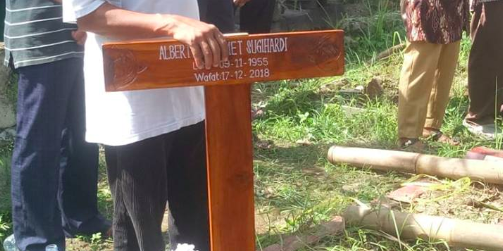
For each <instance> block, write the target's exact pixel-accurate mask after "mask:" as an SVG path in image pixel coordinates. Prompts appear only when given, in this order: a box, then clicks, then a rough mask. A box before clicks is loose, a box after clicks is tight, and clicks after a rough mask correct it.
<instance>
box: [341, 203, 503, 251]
mask: <svg viewBox="0 0 503 251" xmlns="http://www.w3.org/2000/svg"><path fill="white" fill-rule="evenodd" d="M344 218H345V220H346V222H347V223H348V224H349V225H355V226H361V227H365V228H370V229H374V230H379V231H383V232H386V233H388V234H391V235H394V236H397V237H400V239H403V240H405V239H417V238H421V239H426V240H432V239H435V240H443V241H445V242H446V243H447V244H448V245H449V246H453V247H461V248H473V249H483V250H486V251H492V250H494V251H497V250H498V251H501V250H503V234H501V233H503V225H490V224H482V223H475V222H471V221H465V220H455V219H449V218H445V217H437V216H428V215H422V214H410V213H403V212H397V211H392V210H389V209H388V208H385V207H380V208H378V209H369V208H366V207H361V206H350V207H348V208H347V209H346V211H345V213H344Z"/></svg>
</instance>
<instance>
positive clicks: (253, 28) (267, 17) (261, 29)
mask: <svg viewBox="0 0 503 251" xmlns="http://www.w3.org/2000/svg"><path fill="white" fill-rule="evenodd" d="M275 6H276V0H250V1H249V2H248V3H246V4H245V5H244V6H243V7H241V10H240V12H239V24H240V30H241V31H242V32H248V33H250V34H256V33H269V32H270V31H271V25H272V19H273V15H274V8H275Z"/></svg>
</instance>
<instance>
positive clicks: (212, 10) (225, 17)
mask: <svg viewBox="0 0 503 251" xmlns="http://www.w3.org/2000/svg"><path fill="white" fill-rule="evenodd" d="M198 3H199V6H200V8H201V10H200V13H201V14H200V15H201V21H203V22H206V23H210V24H214V25H215V26H216V27H217V28H218V29H219V30H220V31H221V32H222V33H232V32H234V3H233V1H232V0H198Z"/></svg>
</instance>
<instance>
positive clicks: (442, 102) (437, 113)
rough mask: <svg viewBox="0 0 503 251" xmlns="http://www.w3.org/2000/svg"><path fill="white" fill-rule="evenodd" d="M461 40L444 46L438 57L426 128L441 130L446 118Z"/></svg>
mask: <svg viewBox="0 0 503 251" xmlns="http://www.w3.org/2000/svg"><path fill="white" fill-rule="evenodd" d="M460 43H461V42H460V41H458V42H454V43H450V44H446V45H443V46H442V49H441V52H440V57H439V59H438V69H437V71H436V73H435V80H434V82H433V88H432V91H431V94H430V100H429V102H428V111H427V115H426V122H425V124H424V127H425V128H428V129H434V130H440V128H441V127H442V122H443V120H444V115H445V109H446V108H447V104H448V103H449V94H450V91H451V86H452V81H453V79H454V73H455V72H456V66H457V64H458V58H459V48H460Z"/></svg>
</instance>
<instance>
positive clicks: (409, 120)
mask: <svg viewBox="0 0 503 251" xmlns="http://www.w3.org/2000/svg"><path fill="white" fill-rule="evenodd" d="M459 48H460V42H459V41H458V42H454V43H450V44H432V43H426V42H412V43H409V44H408V45H407V48H406V50H405V57H404V63H403V67H402V72H401V76H400V86H399V98H398V136H399V137H400V138H418V137H420V136H421V135H422V131H423V128H424V127H428V128H435V129H440V127H441V126H442V120H443V119H444V115H445V108H446V107H447V104H448V102H449V92H450V90H451V86H452V81H453V78H454V73H455V70H456V66H457V62H458V57H459Z"/></svg>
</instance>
